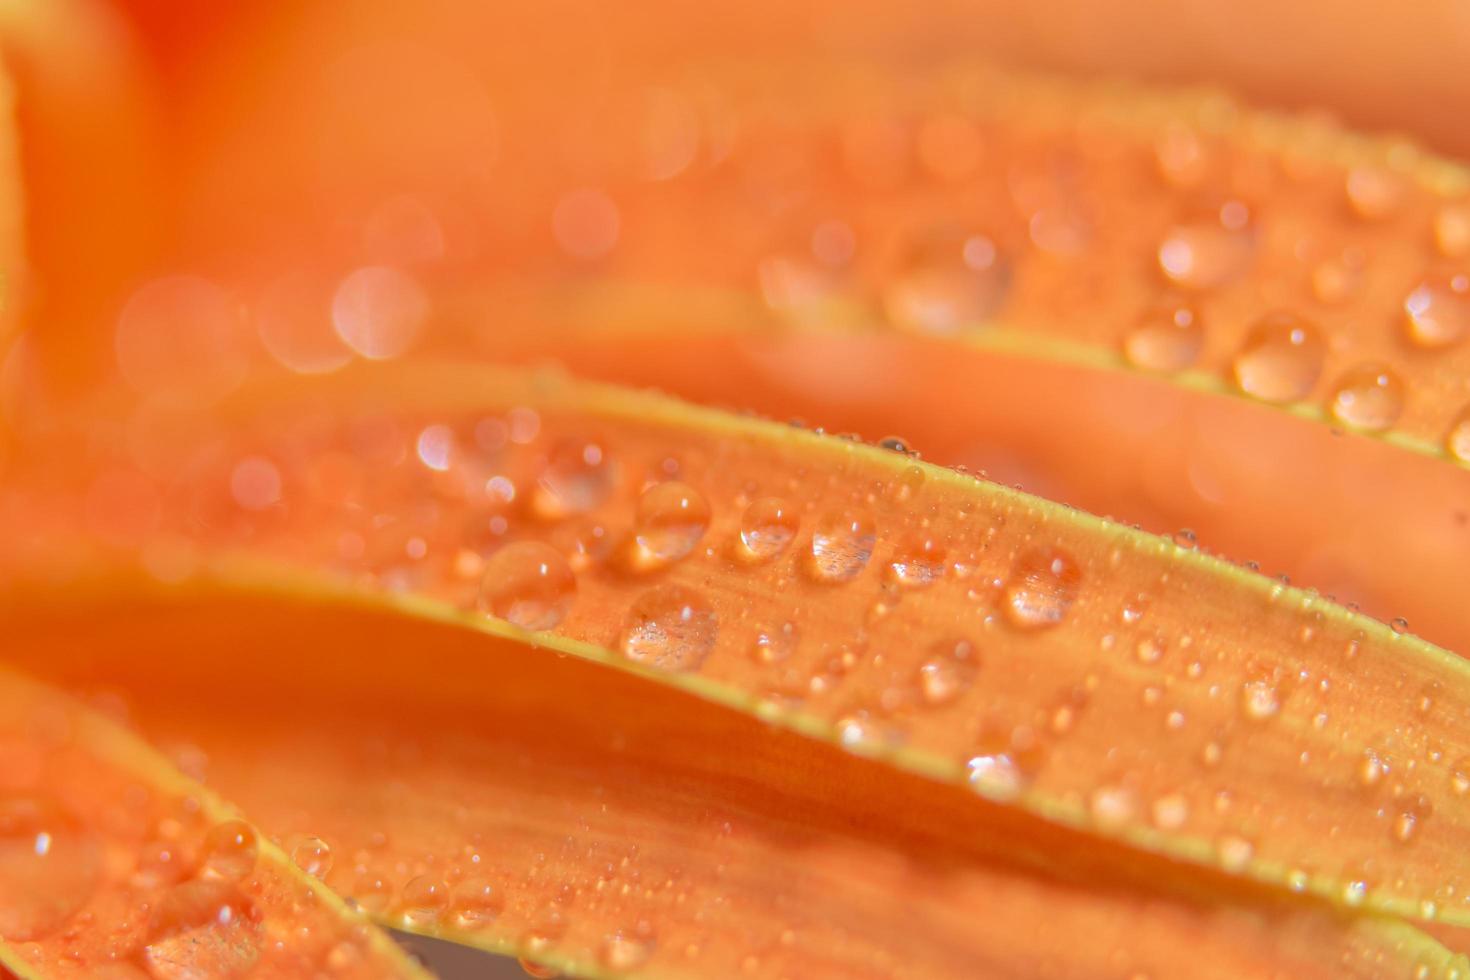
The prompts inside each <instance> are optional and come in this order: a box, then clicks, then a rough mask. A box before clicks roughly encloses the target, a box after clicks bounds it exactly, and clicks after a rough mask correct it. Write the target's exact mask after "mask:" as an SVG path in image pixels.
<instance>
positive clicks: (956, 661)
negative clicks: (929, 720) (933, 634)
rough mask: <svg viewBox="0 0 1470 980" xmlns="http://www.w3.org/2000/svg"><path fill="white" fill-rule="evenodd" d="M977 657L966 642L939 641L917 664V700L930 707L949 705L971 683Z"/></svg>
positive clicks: (972, 648) (976, 664)
mask: <svg viewBox="0 0 1470 980" xmlns="http://www.w3.org/2000/svg"><path fill="white" fill-rule="evenodd" d="M978 666H979V658H978V657H977V656H976V653H975V646H974V644H972V643H971V642H970V641H969V640H941V641H940V642H938V643H936V644H935V645H934V647H933V649H932V653H931V656H930V657H929V658H928V659H926V660H925V661H924V662H923V663H922V664H920V665H919V677H918V683H919V697H920V698H921V699H922V700H923V702H924V703H925V704H927V705H930V706H931V707H937V706H939V705H943V704H949V703H950V702H952V701H954V700H955V699H956V698H958V697H959V696H960V695H961V694H963V693H965V691H966V689H968V688H969V686H970V685H971V684H972V683H973V682H974V679H975V670H976V668H977V667H978Z"/></svg>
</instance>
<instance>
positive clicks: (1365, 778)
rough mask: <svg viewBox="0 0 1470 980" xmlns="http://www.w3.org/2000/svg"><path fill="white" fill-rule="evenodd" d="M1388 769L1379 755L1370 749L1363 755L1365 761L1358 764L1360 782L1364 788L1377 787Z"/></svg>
mask: <svg viewBox="0 0 1470 980" xmlns="http://www.w3.org/2000/svg"><path fill="white" fill-rule="evenodd" d="M1387 768H1388V767H1387V766H1385V765H1384V764H1383V760H1382V759H1380V758H1379V757H1378V754H1377V753H1376V752H1373V751H1372V750H1371V749H1370V750H1369V751H1366V752H1364V753H1363V759H1362V761H1361V762H1359V763H1358V782H1360V783H1362V784H1363V785H1364V786H1376V785H1378V782H1379V781H1380V780H1381V779H1383V774H1384V772H1386V771H1387Z"/></svg>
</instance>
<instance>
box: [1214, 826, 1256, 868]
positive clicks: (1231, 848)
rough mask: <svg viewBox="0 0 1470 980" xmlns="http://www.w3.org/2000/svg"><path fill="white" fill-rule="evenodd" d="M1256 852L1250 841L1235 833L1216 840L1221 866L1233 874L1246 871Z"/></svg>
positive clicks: (1216, 850)
mask: <svg viewBox="0 0 1470 980" xmlns="http://www.w3.org/2000/svg"><path fill="white" fill-rule="evenodd" d="M1255 853H1256V849H1255V846H1254V845H1253V844H1251V842H1250V841H1248V840H1246V839H1245V838H1244V837H1237V836H1235V835H1234V834H1226V835H1224V836H1223V837H1221V838H1220V839H1219V840H1217V841H1216V842H1215V854H1216V856H1217V857H1218V858H1219V860H1220V867H1222V868H1224V869H1225V870H1226V871H1229V872H1231V873H1232V874H1238V873H1240V872H1241V871H1244V870H1245V868H1246V866H1247V865H1248V864H1250V861H1251V858H1252V857H1253V856H1255Z"/></svg>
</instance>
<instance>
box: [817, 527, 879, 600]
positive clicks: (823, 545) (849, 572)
mask: <svg viewBox="0 0 1470 980" xmlns="http://www.w3.org/2000/svg"><path fill="white" fill-rule="evenodd" d="M877 540H878V532H877V528H876V527H875V526H874V524H873V522H872V520H871V519H869V518H868V517H867V516H866V515H864V514H859V513H853V512H850V511H844V512H842V513H836V514H829V515H827V516H826V517H824V518H823V519H822V520H821V521H819V522H818V524H817V527H816V530H815V531H813V533H812V549H811V558H810V560H809V561H808V562H807V569H808V571H809V572H810V573H811V575H812V577H813V578H815V579H816V580H817V581H819V582H831V583H840V582H850V581H852V580H853V579H855V578H857V577H858V576H859V575H861V574H862V571H863V569H865V568H867V567H868V561H869V559H871V558H872V557H873V546H874V545H875V544H876V543H877Z"/></svg>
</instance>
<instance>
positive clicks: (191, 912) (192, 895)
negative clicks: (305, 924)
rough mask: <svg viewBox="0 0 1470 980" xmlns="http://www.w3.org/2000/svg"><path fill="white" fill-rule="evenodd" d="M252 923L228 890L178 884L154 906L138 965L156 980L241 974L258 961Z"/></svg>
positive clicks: (240, 899) (212, 884)
mask: <svg viewBox="0 0 1470 980" xmlns="http://www.w3.org/2000/svg"><path fill="white" fill-rule="evenodd" d="M257 921H258V918H257V916H256V915H255V914H253V911H252V909H251V908H250V904H249V902H248V900H247V899H245V898H244V896H242V895H240V894H239V893H238V892H236V891H235V890H234V888H233V886H231V885H228V884H226V883H224V882H219V881H205V880H202V879H201V880H195V881H187V882H184V883H183V884H181V885H176V886H175V887H174V888H172V889H170V890H169V891H168V892H167V893H166V894H165V895H164V896H163V898H162V899H161V900H160V901H159V902H158V904H157V905H156V906H155V907H154V909H153V912H152V915H151V917H150V919H149V935H148V944H147V946H145V947H144V949H143V963H144V965H145V966H146V967H147V968H148V972H149V973H150V974H152V975H153V976H154V977H155V978H156V980H198V978H200V977H220V978H229V977H241V976H245V975H246V974H248V973H249V972H250V971H251V970H252V969H254V967H255V965H256V963H257V962H258V960H259V958H260V935H259V926H258V924H257Z"/></svg>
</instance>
